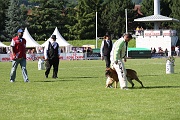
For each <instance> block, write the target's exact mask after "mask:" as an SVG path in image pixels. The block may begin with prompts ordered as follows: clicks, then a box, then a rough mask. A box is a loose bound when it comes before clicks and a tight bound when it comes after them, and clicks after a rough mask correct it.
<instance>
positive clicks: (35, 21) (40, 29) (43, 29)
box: [28, 0, 66, 41]
mask: <svg viewBox="0 0 180 120" xmlns="http://www.w3.org/2000/svg"><path fill="white" fill-rule="evenodd" d="M31 3H34V4H38V7H35V6H34V7H32V9H31V10H32V14H30V15H29V16H28V21H29V24H30V27H29V29H30V30H33V31H34V33H35V35H34V36H33V37H35V39H36V40H38V41H39V40H45V39H46V38H48V37H49V36H50V35H51V34H52V32H53V30H54V28H55V27H58V29H60V30H61V29H62V30H64V25H65V21H66V15H65V7H64V6H65V5H66V1H65V0H61V1H59V0H48V1H47V0H31ZM61 32H63V31H61Z"/></svg>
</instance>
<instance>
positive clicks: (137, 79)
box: [135, 78, 144, 87]
mask: <svg viewBox="0 0 180 120" xmlns="http://www.w3.org/2000/svg"><path fill="white" fill-rule="evenodd" d="M135 80H136V81H137V82H139V83H140V84H141V86H142V87H144V85H143V83H142V82H141V81H140V80H139V78H136V79H135Z"/></svg>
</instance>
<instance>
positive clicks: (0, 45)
mask: <svg viewBox="0 0 180 120" xmlns="http://www.w3.org/2000/svg"><path fill="white" fill-rule="evenodd" d="M0 47H8V46H7V45H5V44H3V43H2V42H1V41H0Z"/></svg>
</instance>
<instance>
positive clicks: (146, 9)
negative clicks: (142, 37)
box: [141, 0, 172, 29]
mask: <svg viewBox="0 0 180 120" xmlns="http://www.w3.org/2000/svg"><path fill="white" fill-rule="evenodd" d="M171 2H172V1H170V0H160V14H161V15H164V16H167V17H169V16H170V14H171V9H170V7H169V6H170V4H171ZM141 12H142V13H143V15H144V16H150V15H154V0H144V1H143V2H142V4H141ZM170 24H171V23H169V22H163V23H162V24H161V26H162V28H165V27H169V26H170ZM146 28H148V29H152V28H153V23H146Z"/></svg>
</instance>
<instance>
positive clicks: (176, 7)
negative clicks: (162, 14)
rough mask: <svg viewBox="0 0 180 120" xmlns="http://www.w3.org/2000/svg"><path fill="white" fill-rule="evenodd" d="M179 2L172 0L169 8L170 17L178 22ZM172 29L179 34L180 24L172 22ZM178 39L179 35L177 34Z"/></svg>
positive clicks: (179, 16)
mask: <svg viewBox="0 0 180 120" xmlns="http://www.w3.org/2000/svg"><path fill="white" fill-rule="evenodd" d="M179 6H180V1H179V0H173V2H172V4H171V5H170V8H171V10H172V13H171V15H170V16H171V17H173V18H175V19H178V20H180V13H179V11H180V8H179ZM172 27H174V28H175V29H176V30H177V33H180V23H179V22H174V23H173V25H172ZM178 36H179V37H180V34H178Z"/></svg>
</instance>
